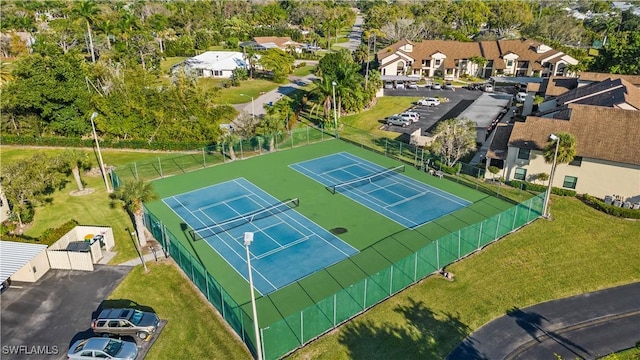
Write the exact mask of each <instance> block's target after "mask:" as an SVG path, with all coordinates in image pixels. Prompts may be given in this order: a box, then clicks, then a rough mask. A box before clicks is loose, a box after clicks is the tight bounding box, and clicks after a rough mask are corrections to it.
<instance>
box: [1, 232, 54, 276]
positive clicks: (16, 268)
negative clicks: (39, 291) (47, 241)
mask: <svg viewBox="0 0 640 360" xmlns="http://www.w3.org/2000/svg"><path fill="white" fill-rule="evenodd" d="M50 268H51V266H50V265H49V258H48V257H47V245H43V244H32V243H21V242H15V241H1V240H0V283H3V282H5V281H6V280H7V279H9V278H11V280H12V281H22V282H36V281H37V280H38V279H40V278H41V277H42V275H44V274H45V273H46V272H47V271H49V269H50Z"/></svg>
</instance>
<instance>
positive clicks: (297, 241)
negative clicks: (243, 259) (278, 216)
mask: <svg viewBox="0 0 640 360" xmlns="http://www.w3.org/2000/svg"><path fill="white" fill-rule="evenodd" d="M313 235H315V234H313ZM313 235H307V236H305V237H302V238H300V239H298V240H296V241H292V242H290V243H287V244H286V245H282V247H280V248H277V249H273V250H269V251H267V252H265V253H262V254H261V255H259V256H256V257H255V258H256V259H262V258H265V257H267V256H270V255H272V254H275V253H277V252H280V251H282V250H284V249H286V248H290V247H292V246H294V245H296V244H299V243H301V242H304V241H307V239H309V238H311V236H313Z"/></svg>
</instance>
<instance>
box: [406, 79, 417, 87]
mask: <svg viewBox="0 0 640 360" xmlns="http://www.w3.org/2000/svg"><path fill="white" fill-rule="evenodd" d="M407 88H408V89H417V88H418V84H417V83H416V82H415V81H412V82H410V83H409V85H407Z"/></svg>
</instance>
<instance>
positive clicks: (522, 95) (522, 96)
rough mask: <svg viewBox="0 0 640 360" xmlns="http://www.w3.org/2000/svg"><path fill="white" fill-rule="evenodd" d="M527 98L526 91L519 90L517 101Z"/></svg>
mask: <svg viewBox="0 0 640 360" xmlns="http://www.w3.org/2000/svg"><path fill="white" fill-rule="evenodd" d="M526 98H527V93H526V92H519V93H517V94H516V101H517V102H520V103H521V102H524V101H525V99H526Z"/></svg>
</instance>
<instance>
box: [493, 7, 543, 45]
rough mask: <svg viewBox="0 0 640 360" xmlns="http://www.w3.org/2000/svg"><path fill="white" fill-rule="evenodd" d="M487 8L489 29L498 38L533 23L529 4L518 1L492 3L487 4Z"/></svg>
mask: <svg viewBox="0 0 640 360" xmlns="http://www.w3.org/2000/svg"><path fill="white" fill-rule="evenodd" d="M489 8H490V9H491V16H490V17H489V27H490V28H491V29H493V30H495V31H496V32H497V33H498V36H499V37H504V36H505V35H507V34H508V33H509V32H511V31H514V30H517V29H519V28H520V27H521V26H522V25H527V24H529V23H530V22H531V21H533V12H532V11H531V8H530V7H529V4H528V3H526V2H523V1H520V0H503V1H492V2H489Z"/></svg>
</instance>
